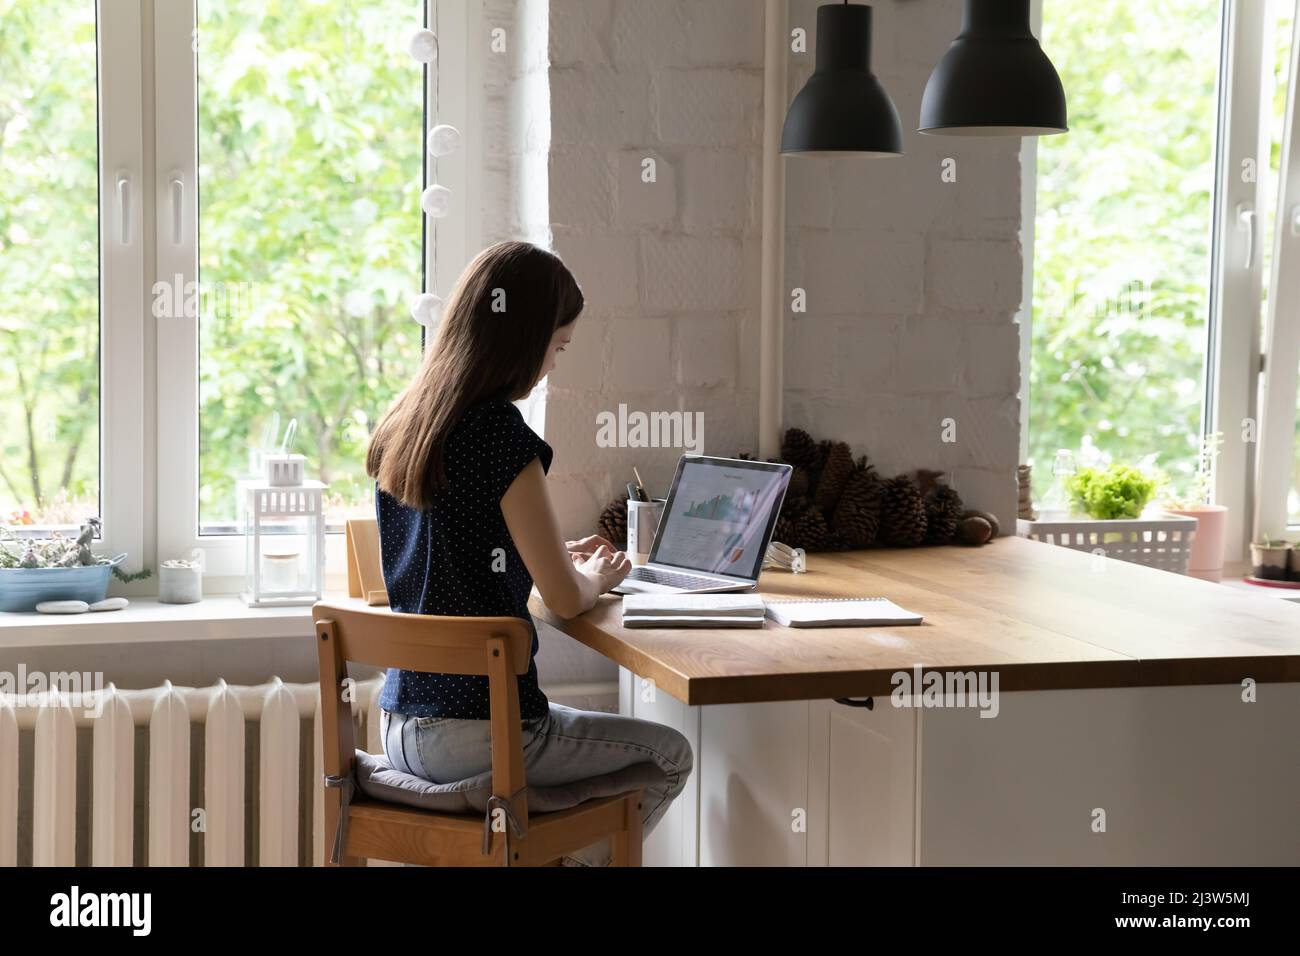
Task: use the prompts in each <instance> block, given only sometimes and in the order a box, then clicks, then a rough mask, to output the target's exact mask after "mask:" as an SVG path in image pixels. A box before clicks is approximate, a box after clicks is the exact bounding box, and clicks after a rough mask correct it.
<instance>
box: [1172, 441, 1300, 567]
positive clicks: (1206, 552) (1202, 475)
mask: <svg viewBox="0 0 1300 956" xmlns="http://www.w3.org/2000/svg"><path fill="white" fill-rule="evenodd" d="M1222 444H1223V433H1222V432H1215V433H1214V434H1213V435H1207V436H1206V438H1205V439H1204V441H1202V442H1201V453H1200V462H1199V465H1198V467H1197V469H1196V477H1195V478H1193V479H1192V485H1191V488H1190V489H1188V492H1187V495H1186V497H1182V498H1180V497H1178V496H1176V495H1171V496H1170V497H1169V498H1168V499H1166V500H1165V502H1164V505H1163V506H1164V509H1165V510H1166V511H1168V512H1169V513H1170V514H1175V515H1183V516H1184V517H1187V518H1195V519H1196V537H1195V538H1194V539H1193V540H1192V554H1191V557H1190V558H1189V559H1188V562H1187V573H1188V574H1190V575H1192V576H1193V577H1198V578H1202V579H1204V580H1206V581H1215V582H1218V581H1222V580H1223V543H1224V540H1225V539H1226V537H1227V534H1226V532H1227V526H1228V509H1227V507H1226V506H1225V505H1216V504H1212V503H1211V499H1212V498H1213V497H1214V468H1215V464H1216V462H1217V461H1218V458H1219V446H1220V445H1222ZM1283 567H1285V564H1284V565H1283Z"/></svg>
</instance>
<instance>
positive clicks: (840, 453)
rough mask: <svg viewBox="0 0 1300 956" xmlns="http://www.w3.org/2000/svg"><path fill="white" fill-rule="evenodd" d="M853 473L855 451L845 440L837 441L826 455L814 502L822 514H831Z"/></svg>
mask: <svg viewBox="0 0 1300 956" xmlns="http://www.w3.org/2000/svg"><path fill="white" fill-rule="evenodd" d="M852 473H853V452H851V451H850V450H849V446H848V445H846V444H845V443H844V442H842V441H840V442H835V443H834V444H832V445H831V447H830V450H829V452H828V453H827V455H826V464H825V466H824V467H823V468H822V475H821V480H820V481H818V482H817V493H816V495H815V497H814V499H813V500H814V502H815V503H816V505H817V507H818V508H820V509H821V510H822V514H824V515H830V514H833V513H834V511H835V505H836V504H837V503H838V502H839V500H840V495H842V494H843V493H844V484H845V482H846V481H848V479H849V475H851V474H852Z"/></svg>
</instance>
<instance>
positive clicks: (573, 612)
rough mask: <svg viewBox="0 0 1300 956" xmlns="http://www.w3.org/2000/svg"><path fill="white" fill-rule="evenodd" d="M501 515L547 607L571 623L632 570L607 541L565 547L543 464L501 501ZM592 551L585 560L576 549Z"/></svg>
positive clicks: (532, 467) (534, 464)
mask: <svg viewBox="0 0 1300 956" xmlns="http://www.w3.org/2000/svg"><path fill="white" fill-rule="evenodd" d="M501 515H502V517H503V518H505V520H506V528H507V529H508V530H509V532H510V537H511V539H512V540H513V541H514V543H515V547H516V548H517V549H518V550H519V556H520V557H521V558H523V561H524V566H525V567H526V568H527V569H528V573H529V574H530V575H532V578H533V583H534V584H535V585H537V592H538V593H539V594H540V595H541V596H542V600H543V601H545V602H546V606H547V607H549V608H550V609H551V610H552V611H554V612H555V613H556V614H557V615H559V616H560V617H562V618H564V619H565V620H569V619H571V618H575V617H577V616H578V615H579V614H582V613H583V612H585V611H590V610H591V609H592V608H593V607H595V605H596V601H597V599H599V597H600V595H601V594H603V593H604V592H605V591H608V590H609V589H610V588H612V587H614V586H615V585H617V584H619V583H620V582H622V580H623V579H624V578H625V577H627V573H628V571H630V570H631V568H632V562H631V561H629V560H628V557H627V555H626V554H624V553H623V552H621V551H616V550H614V547H613V545H611V544H610V543H609V542H608V541H606V540H605V539H604V538H600V537H597V536H594V535H593V536H592V537H590V538H584V539H582V540H581V541H568V542H566V541H565V540H564V538H563V537H561V536H560V522H559V520H558V519H557V518H556V516H555V509H554V508H553V507H552V506H551V498H550V495H549V494H548V493H547V490H546V473H545V472H544V471H543V470H542V462H541V460H540V459H538V458H534V459H533V460H532V461H531V462H529V463H528V465H527V466H526V467H525V468H524V470H523V471H521V472H520V473H519V475H518V476H517V477H516V478H515V480H514V481H513V482H512V483H511V485H510V487H509V488H508V489H506V493H505V494H504V495H503V496H502V497H501ZM574 547H577V548H590V549H591V550H590V553H588V554H586V555H583V554H582V553H581V552H575V551H572V550H571V549H572V548H574Z"/></svg>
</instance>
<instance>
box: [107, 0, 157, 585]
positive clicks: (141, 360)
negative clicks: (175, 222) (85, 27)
mask: <svg viewBox="0 0 1300 956" xmlns="http://www.w3.org/2000/svg"><path fill="white" fill-rule="evenodd" d="M109 7H111V15H110V11H109V10H108V9H107V8H109ZM142 15H143V12H142V9H141V0H98V2H97V4H96V11H95V19H96V24H95V25H96V47H97V51H98V70H97V73H98V80H97V82H98V91H97V92H98V111H99V116H98V121H99V197H100V199H99V336H100V379H99V381H100V387H99V416H100V429H99V449H98V451H99V475H100V481H99V499H100V504H99V511H100V519H101V533H102V539H101V541H100V542H99V548H100V549H102V550H105V551H109V552H112V553H119V552H126V553H127V555H128V557H127V561H126V563H125V564H124V566H123V568H124V570H126V571H137V570H140V569H141V568H142V567H144V566H145V565H147V564H148V563H149V555H148V554H147V553H146V549H145V532H146V524H147V519H148V509H147V504H146V497H145V496H146V490H145V487H146V486H145V459H146V451H147V447H146V441H147V438H146V434H145V418H146V415H145V412H146V403H145V384H144V383H145V378H146V376H145V372H146V366H145V314H146V311H147V305H146V302H147V300H146V296H145V293H146V286H145V285H144V277H145V247H146V243H147V241H148V236H147V234H146V229H145V216H144V210H145V208H146V204H145V201H144V199H145V195H144V189H145V185H146V183H145V179H144V172H143V170H144V168H145V166H144V160H145V155H144V154H145V142H144V118H143V115H142V111H141V105H140V92H141V90H142V88H143V75H144V74H143V62H142V43H143V41H142V39H141V37H142V30H141V21H142ZM119 182H120V183H122V184H123V186H124V188H123V189H122V190H121V191H119ZM124 237H125V240H126V241H123V238H124Z"/></svg>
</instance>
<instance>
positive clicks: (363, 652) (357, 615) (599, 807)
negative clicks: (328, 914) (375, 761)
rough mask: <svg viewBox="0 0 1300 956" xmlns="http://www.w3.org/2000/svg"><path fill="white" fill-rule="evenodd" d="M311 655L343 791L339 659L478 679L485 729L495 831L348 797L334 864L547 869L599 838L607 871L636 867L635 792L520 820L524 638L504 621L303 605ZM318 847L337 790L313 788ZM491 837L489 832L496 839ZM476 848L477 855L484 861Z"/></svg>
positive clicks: (345, 708)
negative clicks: (318, 792)
mask: <svg viewBox="0 0 1300 956" xmlns="http://www.w3.org/2000/svg"><path fill="white" fill-rule="evenodd" d="M312 617H313V619H314V621H315V625H316V638H317V644H318V649H319V651H320V682H321V728H322V734H323V736H324V770H325V776H326V778H327V781H328V780H330V778H332V781H331V782H332V783H334V784H340V785H342V786H348V787H350V786H351V784H350V783H343V781H345V780H346V781H351V780H352V779H353V777H354V769H355V762H356V751H355V743H354V741H353V730H352V727H353V725H352V705H351V703H350V702H349V700H348V699H347V697H349V696H350V695H345V694H344V684H343V681H344V679H345V678H346V677H347V662H348V661H354V662H357V663H360V664H369V665H372V666H376V667H398V668H402V669H405V670H414V671H427V672H432V673H438V674H467V675H469V674H474V675H480V676H486V677H487V679H488V691H489V700H490V708H491V724H492V804H490V807H492V806H495V807H497V808H502V809H504V810H505V811H506V815H507V817H508V818H510V819H512V820H513V822H514V824H515V827H517V831H515V830H513V829H512V827H511V826H510V825H509V824H507V825H505V826H504V827H492V829H491V833H490V845H489V844H488V843H486V842H485V840H486V839H487V838H486V837H485V835H484V819H483V817H481V816H477V815H469V814H459V813H436V812H432V811H428V810H417V809H413V808H411V807H407V806H403V805H401V804H396V803H387V802H380V801H376V800H371V799H367V798H366V797H365V796H363V795H361V794H357V795H356V796H355V797H353V798H351V799H350V801H349V809H348V817H347V821H346V827H345V828H344V839H343V841H342V842H343V845H342V846H341V847H340V848H339V854H340V860H339V863H338V864H336V865H342V866H358V865H361V861H362V860H363V859H378V860H391V861H395V862H399V863H417V864H423V865H426V866H503V865H504V866H538V865H547V864H550V865H554V864H556V863H557V862H558V861H559V860H560V858H561V857H563V856H565V855H567V854H571V853H573V852H574V851H577V850H580V849H582V848H583V847H586V846H590V845H591V844H593V843H596V842H598V841H600V840H602V839H604V838H606V837H609V838H610V843H611V845H612V849H613V864H614V865H615V866H640V865H641V803H642V796H641V791H640V790H634V791H630V792H626V793H620V794H617V795H615V796H610V797H602V798H598V799H593V800H588V801H587V802H586V803H582V804H580V805H578V806H576V807H574V808H572V809H569V810H562V811H558V812H555V813H546V814H539V815H537V816H535V817H533V818H532V819H531V820H530V819H529V815H528V796H527V789H526V782H525V779H524V757H523V748H522V745H521V739H520V736H521V726H520V717H519V685H518V680H517V675H519V674H523V673H525V672H526V671H527V670H528V658H529V651H530V649H531V645H532V633H531V631H530V629H529V627H528V624H527V622H525V621H523V620H521V619H519V618H513V617H435V616H431V615H423V614H396V613H393V612H392V611H389V610H388V609H386V608H371V607H365V606H364V605H363V604H362V602H360V601H355V602H351V603H337V604H336V603H330V602H324V601H323V602H320V603H318V604H316V606H315V607H313V608H312ZM323 785H325V786H326V789H325V833H326V840H327V841H328V840H331V839H333V835H334V834H335V833H336V832H338V824H339V815H340V810H341V801H342V797H343V793H342V791H341V789H340V787H339V786H331V785H329V784H327V783H325V782H323ZM498 831H500V832H498ZM485 848H487V850H488V852H486V853H485V852H484V851H485Z"/></svg>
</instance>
